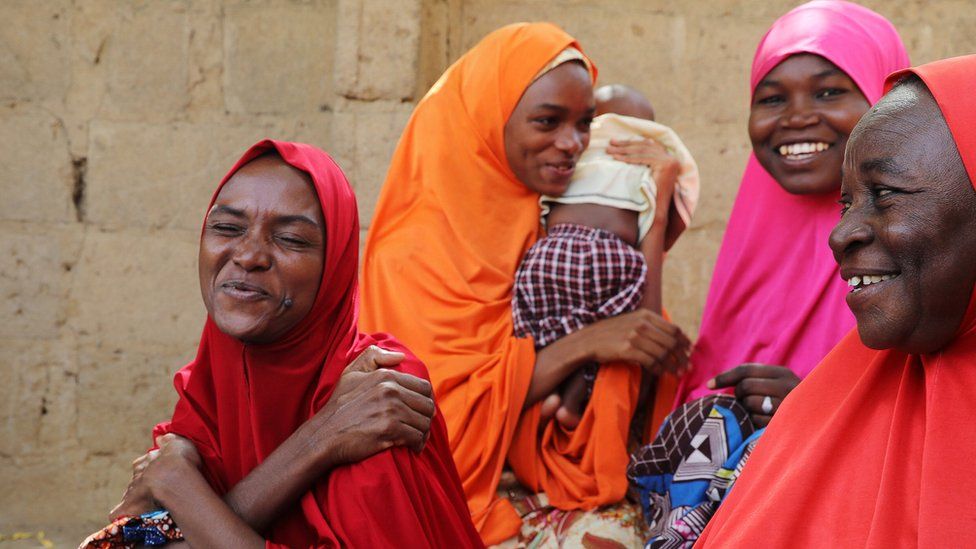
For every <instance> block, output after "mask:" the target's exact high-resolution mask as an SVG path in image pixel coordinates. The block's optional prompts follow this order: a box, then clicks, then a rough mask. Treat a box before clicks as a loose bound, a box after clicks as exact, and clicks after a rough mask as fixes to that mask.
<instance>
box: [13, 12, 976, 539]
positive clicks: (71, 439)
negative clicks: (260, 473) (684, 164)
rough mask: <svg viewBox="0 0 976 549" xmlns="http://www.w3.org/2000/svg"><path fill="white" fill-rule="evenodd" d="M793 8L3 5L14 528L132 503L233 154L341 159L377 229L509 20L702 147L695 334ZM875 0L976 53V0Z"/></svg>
mask: <svg viewBox="0 0 976 549" xmlns="http://www.w3.org/2000/svg"><path fill="white" fill-rule="evenodd" d="M793 4H794V2H785V1H773V2H746V1H734V0H724V1H716V2H704V1H702V2H699V1H695V2H681V3H677V2H662V1H646V0H607V1H605V2H586V1H582V0H563V1H558V0H519V1H490V0H303V1H298V0H295V1H288V0H254V1H246V0H194V1H191V0H153V1H149V0H141V1H129V0H74V1H70V0H44V1H37V0H3V1H2V2H0V21H4V24H3V25H0V296H2V299H0V318H2V319H3V321H2V322H0V485H2V486H3V490H0V534H5V533H9V532H10V531H12V530H14V529H39V528H46V529H47V530H48V532H49V537H50V536H51V535H52V534H51V530H52V529H55V532H54V533H53V535H54V537H55V539H56V540H57V541H58V543H59V544H60V545H65V546H71V544H72V543H77V541H78V538H79V536H80V535H82V534H83V533H84V532H85V531H86V530H88V529H90V528H93V527H95V526H97V525H98V523H100V522H101V521H102V520H103V518H104V516H105V513H106V511H107V510H108V509H109V508H110V507H111V506H112V505H113V504H114V503H115V502H116V500H117V498H118V496H119V495H120V493H121V491H122V489H123V488H124V486H125V484H126V482H127V480H128V465H129V462H130V461H131V460H132V459H133V458H134V457H135V456H136V455H138V454H139V453H140V452H141V451H142V450H144V449H145V448H146V447H147V446H148V444H149V443H150V441H149V439H148V433H149V429H150V427H151V426H152V425H153V424H154V423H155V422H157V421H159V420H162V419H165V418H166V417H167V416H168V414H169V413H170V412H171V409H172V405H173V403H174V393H173V390H172V388H171V384H170V380H171V378H172V373H173V372H174V371H175V370H176V368H178V367H179V366H180V365H182V364H183V363H185V362H186V361H187V360H188V359H190V358H191V357H192V354H193V352H194V350H195V346H196V343H197V338H198V334H199V330H200V328H201V326H202V318H203V309H202V306H201V304H200V300H199V297H198V292H197V289H196V285H197V281H196V275H195V268H196V266H195V263H196V258H195V254H196V240H197V235H198V232H197V231H198V230H199V224H200V221H201V219H202V215H203V208H204V207H205V204H206V203H207V200H208V198H209V195H210V193H211V191H212V189H213V187H214V185H215V183H216V181H217V180H218V178H219V177H220V176H221V175H223V173H224V171H225V170H226V169H227V168H228V167H229V166H230V165H231V163H232V162H233V161H234V160H235V159H236V157H237V155H239V154H240V153H241V152H242V151H243V150H244V148H245V147H247V146H248V145H250V144H251V143H253V142H254V141H256V140H258V139H259V138H261V137H264V136H274V137H278V138H282V139H292V140H301V141H307V142H310V143H314V144H316V145H319V146H321V147H323V148H325V149H326V150H329V151H330V152H332V153H333V154H334V156H335V157H336V158H337V160H338V161H339V163H340V164H341V165H342V166H343V167H344V168H345V170H346V172H347V174H348V175H349V177H350V180H351V181H353V184H354V186H355V187H356V191H357V194H358V195H359V197H360V204H361V218H362V221H363V226H364V227H365V226H367V225H368V222H369V218H370V216H371V215H372V211H373V203H374V202H375V198H376V195H377V192H378V190H379V187H380V185H381V184H382V180H383V176H384V174H385V170H386V166H387V163H388V162H389V157H390V154H391V153H392V151H393V148H394V146H395V144H396V140H397V137H398V136H399V132H400V130H401V129H402V127H403V126H404V125H405V123H406V120H407V118H408V117H409V115H410V112H411V109H412V105H413V103H414V102H415V101H416V100H417V99H418V98H419V97H420V96H421V95H422V94H423V92H424V91H425V90H426V88H427V87H428V86H429V85H430V84H431V83H433V81H434V80H436V78H437V76H438V75H439V74H440V73H441V71H443V70H444V68H446V67H447V65H448V64H449V62H450V61H452V60H453V59H455V58H456V57H457V56H458V55H460V54H461V53H463V51H464V50H465V49H466V48H468V47H470V46H471V45H473V44H474V43H475V42H477V40H478V39H479V38H480V37H481V36H483V35H484V34H485V33H486V32H488V31H490V30H492V29H493V28H495V27H497V26H500V25H502V24H504V23H508V22H512V21H517V20H543V19H548V20H552V21H555V22H557V23H559V24H561V25H563V26H564V27H565V28H566V29H567V30H569V31H570V32H571V33H573V34H575V35H576V36H577V37H579V39H580V40H581V41H582V43H583V45H584V47H585V48H586V50H587V52H588V53H589V54H590V55H591V56H592V57H593V58H594V60H595V61H596V62H597V63H598V65H599V66H600V70H601V82H603V83H610V82H622V83H628V84H631V85H634V86H636V87H638V88H640V89H642V90H644V91H645V92H647V94H648V95H649V96H650V97H651V99H652V100H653V102H654V104H655V107H656V108H657V111H658V113H659V114H658V116H659V117H660V120H662V121H663V122H665V123H668V124H670V125H672V126H674V127H675V128H676V129H677V131H678V132H679V133H680V134H681V135H682V136H683V137H684V138H685V140H686V142H687V144H688V145H689V147H690V148H691V150H692V151H693V152H694V154H695V155H696V157H697V158H698V161H699V163H700V167H701V171H702V182H703V196H702V201H701V209H700V210H699V213H698V216H697V218H696V220H695V223H694V226H693V227H692V228H691V229H690V230H689V231H688V233H687V234H686V235H685V236H684V237H683V238H682V240H681V241H680V242H679V244H678V245H677V247H676V249H675V250H674V252H673V253H672V254H671V256H670V257H669V260H668V265H667V270H666V275H667V288H666V295H667V297H666V302H667V304H668V306H669V308H670V309H671V311H672V313H673V314H674V316H675V318H676V319H677V321H678V322H680V323H681V324H682V325H684V326H685V327H686V328H687V329H688V331H689V332H692V333H694V332H695V329H696V326H697V322H698V320H699V318H700V312H701V307H702V304H703V302H704V297H705V293H706V291H707V283H708V279H709V275H710V272H711V267H712V263H713V261H714V257H715V254H716V252H717V249H718V244H719V241H720V238H721V235H722V231H723V229H724V225H725V222H726V219H727V217H728V211H729V208H730V206H731V203H732V200H733V198H734V195H735V192H736V187H737V184H738V178H739V174H740V171H741V169H742V167H743V165H744V161H745V157H746V155H747V153H748V150H749V148H748V144H747V139H746V135H745V120H746V112H747V111H746V100H747V90H746V85H747V74H748V66H749V62H750V60H751V56H752V51H753V48H754V47H755V44H756V42H757V41H758V39H759V37H760V35H761V33H762V32H763V30H764V29H765V28H766V27H767V26H768V24H769V23H770V22H771V21H772V20H773V19H774V18H775V17H776V16H778V15H779V14H781V13H783V12H785V11H786V10H787V9H788V8H789V7H791V6H792V5H793ZM867 4H868V5H869V6H871V7H873V8H875V9H878V10H879V11H881V12H882V13H884V14H885V15H888V16H889V17H891V19H892V20H893V21H894V22H895V24H896V25H897V26H898V27H899V29H900V30H901V32H902V33H903V36H904V37H905V39H906V42H907V44H908V46H909V50H910V52H911V54H912V57H913V59H914V60H915V61H916V62H924V61H928V60H932V59H936V58H940V57H945V56H949V55H955V54H961V53H966V52H971V51H976V35H974V34H973V33H972V32H971V29H972V28H974V27H976V9H974V8H973V7H972V6H971V5H970V4H969V3H968V2H966V1H962V0H939V1H934V2H922V1H918V0H896V1H887V2H882V1H880V0H871V1H869V2H867ZM59 524H60V525H61V527H60V528H58V525H59Z"/></svg>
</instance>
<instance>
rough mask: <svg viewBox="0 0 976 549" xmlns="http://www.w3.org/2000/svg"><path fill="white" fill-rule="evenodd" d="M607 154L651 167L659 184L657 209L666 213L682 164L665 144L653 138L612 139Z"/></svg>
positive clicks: (615, 158)
mask: <svg viewBox="0 0 976 549" xmlns="http://www.w3.org/2000/svg"><path fill="white" fill-rule="evenodd" d="M607 154H609V155H610V156H612V157H613V158H614V160H620V161H621V162H627V163H628V164H642V165H644V166H647V167H649V168H650V169H651V175H652V176H653V177H654V183H655V184H656V186H657V211H659V212H662V213H663V214H666V213H667V211H668V208H669V206H670V205H671V198H672V197H673V196H674V188H675V185H677V182H678V174H679V173H680V172H681V164H680V163H679V162H678V161H677V160H676V159H675V158H674V157H673V156H671V154H670V153H668V150H667V149H666V148H665V147H664V145H662V144H660V143H658V142H657V141H654V140H653V139H643V140H640V141H628V140H623V139H611V140H610V145H609V146H608V147H607Z"/></svg>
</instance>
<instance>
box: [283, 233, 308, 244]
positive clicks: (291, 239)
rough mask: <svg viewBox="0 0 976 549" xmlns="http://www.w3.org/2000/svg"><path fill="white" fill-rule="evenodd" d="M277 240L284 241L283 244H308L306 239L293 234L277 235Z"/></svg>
mask: <svg viewBox="0 0 976 549" xmlns="http://www.w3.org/2000/svg"><path fill="white" fill-rule="evenodd" d="M278 240H280V241H281V242H284V243H285V244H287V245H289V246H308V241H307V240H305V239H304V238H301V237H298V236H293V235H287V234H286V235H281V236H279V237H278Z"/></svg>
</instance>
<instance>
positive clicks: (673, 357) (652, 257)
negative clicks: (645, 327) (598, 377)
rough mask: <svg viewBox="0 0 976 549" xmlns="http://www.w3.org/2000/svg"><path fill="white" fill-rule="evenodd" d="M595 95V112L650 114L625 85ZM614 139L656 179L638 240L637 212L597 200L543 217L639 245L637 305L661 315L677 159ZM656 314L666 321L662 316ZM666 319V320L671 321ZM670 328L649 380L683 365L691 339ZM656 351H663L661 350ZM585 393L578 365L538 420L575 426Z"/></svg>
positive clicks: (645, 144) (619, 153)
mask: <svg viewBox="0 0 976 549" xmlns="http://www.w3.org/2000/svg"><path fill="white" fill-rule="evenodd" d="M595 95H596V99H597V112H601V113H604V112H615V113H617V114H621V115H624V116H635V117H639V118H646V119H653V116H654V109H652V108H651V104H650V102H649V101H648V100H647V98H645V97H644V96H643V95H641V94H640V93H639V92H637V91H636V90H633V89H631V88H627V87H625V86H604V87H603V88H600V89H599V90H597V93H596V94H595ZM601 98H602V101H601ZM648 117H649V118H648ZM613 143H614V142H611V147H609V148H608V149H607V150H608V152H609V153H610V154H611V155H612V156H614V157H615V158H617V159H618V160H622V159H624V158H626V159H627V160H626V161H628V162H630V163H636V164H642V165H646V166H648V167H650V168H651V171H652V175H653V177H654V181H655V183H656V184H657V196H656V202H657V203H656V206H655V210H654V211H655V219H654V221H653V222H652V225H651V229H650V230H649V231H648V233H647V234H646V235H644V238H643V240H641V241H638V233H639V230H638V215H637V212H634V211H631V210H623V209H620V208H613V207H610V206H604V205H600V204H559V203H554V204H551V205H550V208H551V209H550V212H549V215H548V217H547V219H546V222H547V224H548V225H549V226H554V225H558V224H560V223H573V224H577V225H584V226H587V227H594V228H597V229H603V230H607V231H610V232H612V233H614V234H616V235H617V236H618V237H620V238H621V239H622V240H624V241H625V242H627V243H629V244H630V245H632V246H634V247H638V248H639V249H640V250H641V252H642V254H643V255H644V259H645V261H646V262H647V265H648V272H647V280H646V282H645V286H644V300H643V303H642V306H643V308H644V309H647V310H649V311H652V312H653V313H654V314H656V315H660V314H661V311H662V296H661V277H662V273H661V267H662V264H663V259H664V249H665V245H666V239H667V235H668V234H669V233H670V232H671V231H670V230H669V229H670V228H671V227H670V226H669V224H670V214H671V211H672V210H673V208H672V205H673V200H672V198H673V195H674V187H675V184H676V182H677V179H678V172H679V165H678V162H677V161H676V160H675V159H674V158H672V157H671V156H670V155H669V154H668V153H667V151H666V150H665V149H664V147H663V146H661V145H660V144H659V143H657V142H655V141H653V140H650V139H647V140H642V141H636V142H628V141H623V142H620V143H618V144H617V146H616V147H614V146H613ZM674 213H675V214H676V213H677V211H676V210H674ZM679 219H680V217H679ZM682 228H683V222H682ZM675 238H676V236H675ZM661 320H662V322H665V323H666V322H667V321H664V320H663V318H662V319H661ZM667 324H669V325H670V323H667ZM671 326H673V325H671ZM674 330H675V331H674V332H673V333H674V334H675V341H676V343H675V345H674V346H672V347H669V348H666V349H662V351H658V353H659V354H658V355H656V356H660V357H661V358H660V360H659V361H658V363H657V364H655V365H654V366H652V367H651V368H648V369H646V370H645V371H646V372H647V376H646V377H647V378H648V380H649V379H652V377H653V376H657V375H660V374H661V373H662V372H674V373H679V374H680V373H681V372H683V371H684V370H685V368H687V365H688V362H687V360H688V353H689V351H690V347H691V344H690V342H689V340H688V339H687V338H686V337H685V335H684V334H683V333H682V332H681V330H680V329H679V328H677V326H674ZM661 352H666V353H667V354H665V355H663V356H662V355H661V354H660V353H661ZM585 399H586V380H585V379H584V378H583V372H582V371H581V370H577V371H576V372H575V373H574V374H573V375H571V376H570V377H569V378H568V379H566V381H565V382H563V384H562V385H561V387H560V390H559V392H558V393H553V394H551V395H549V396H548V397H547V398H546V399H545V400H544V401H543V405H542V409H541V418H542V421H541V422H540V423H541V425H545V424H546V423H547V422H548V420H549V418H551V417H555V419H556V421H558V422H559V423H560V425H562V426H563V427H564V428H566V429H575V428H576V426H578V425H579V422H580V420H581V419H582V414H583V404H584V401H585Z"/></svg>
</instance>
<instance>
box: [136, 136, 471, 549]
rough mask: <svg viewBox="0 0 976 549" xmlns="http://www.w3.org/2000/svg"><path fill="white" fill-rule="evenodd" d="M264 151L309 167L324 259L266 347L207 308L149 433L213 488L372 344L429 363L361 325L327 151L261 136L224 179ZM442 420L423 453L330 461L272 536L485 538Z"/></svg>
mask: <svg viewBox="0 0 976 549" xmlns="http://www.w3.org/2000/svg"><path fill="white" fill-rule="evenodd" d="M267 153H277V154H278V155H279V156H280V157H281V158H282V159H283V160H284V161H285V162H286V163H288V164H289V165H291V166H293V167H295V168H297V169H299V170H302V171H304V172H306V173H307V174H308V175H309V176H310V178H311V180H312V182H313V184H314V188H315V192H316V194H317V196H318V200H319V203H320V205H321V208H322V214H323V218H324V220H325V224H326V227H325V242H326V249H325V260H324V268H323V273H322V282H321V283H320V286H319V291H318V294H317V295H316V298H315V302H314V304H313V307H312V310H311V312H310V313H309V314H308V315H307V316H306V317H305V318H304V319H303V320H302V321H300V322H299V324H298V325H296V326H295V327H294V328H292V329H291V330H290V331H289V332H288V333H287V334H286V335H285V336H284V337H283V338H282V339H281V340H280V341H277V342H274V343H270V344H265V345H245V344H243V343H242V342H240V341H238V340H236V339H234V338H232V337H230V336H228V335H225V334H224V333H222V332H221V331H220V330H219V329H218V328H217V326H216V325H215V324H214V322H213V320H212V319H211V318H209V317H208V318H207V321H206V324H205V326H204V329H203V335H202V336H201V341H200V347H199V350H198V352H197V357H196V359H194V360H193V362H191V363H190V364H188V365H187V366H185V367H184V368H182V369H181V370H180V371H179V372H177V374H176V378H175V382H174V384H175V386H176V390H177V393H179V400H178V402H177V404H176V410H175V412H174V413H173V418H172V420H171V421H169V422H166V423H162V424H160V425H157V426H156V428H155V429H154V431H153V436H154V438H155V437H156V436H159V435H161V434H164V433H175V434H178V435H181V436H184V437H187V438H189V439H190V440H191V441H193V443H194V445H196V447H197V449H198V450H199V452H200V454H201V456H202V457H203V461H204V475H205V476H206V477H207V480H208V481H209V482H210V484H211V486H212V487H213V488H214V490H216V491H217V492H218V493H219V494H224V493H226V492H227V491H228V490H230V489H231V488H232V487H233V486H234V485H236V484H237V483H238V482H239V481H240V480H241V479H243V478H244V477H245V476H247V474H248V473H250V472H251V471H252V470H253V469H254V468H255V467H256V466H257V465H258V464H260V463H261V462H262V461H263V460H264V459H265V458H267V457H268V455H269V454H271V452H273V451H274V450H275V448H277V447H278V446H279V445H280V444H281V443H282V442H284V440H285V439H286V438H288V436H289V435H291V434H292V433H293V432H294V431H295V430H296V429H297V428H298V427H299V426H300V425H301V424H302V423H304V422H305V421H306V420H308V419H309V418H311V417H312V416H313V415H315V413H316V412H317V411H318V410H320V409H321V408H322V407H323V406H324V405H325V404H326V402H327V401H328V400H329V398H330V396H331V395H332V392H333V390H334V389H335V386H336V383H337V381H338V379H339V376H340V375H341V374H342V372H343V370H344V369H345V367H346V366H347V365H348V364H349V363H350V362H351V361H352V360H353V359H354V358H355V357H357V356H358V355H359V354H360V353H361V352H362V351H364V350H365V349H366V348H367V347H368V346H370V345H378V346H380V347H382V348H385V349H390V350H395V351H400V352H403V353H406V355H407V358H406V359H405V360H404V361H403V363H402V364H401V365H400V366H399V367H398V368H397V369H398V370H400V371H403V372H406V373H409V374H412V375H416V376H419V377H424V378H426V377H427V372H426V369H425V368H424V365H423V364H422V363H421V362H420V361H419V360H418V359H417V358H416V357H414V356H413V355H412V354H410V352H409V351H408V350H407V349H406V348H405V347H404V346H403V345H401V344H400V343H399V342H397V341H396V340H394V339H392V338H391V337H389V336H387V335H385V334H377V335H367V334H364V333H361V332H360V331H359V330H358V328H357V316H358V303H357V300H358V296H357V279H356V275H357V266H358V255H359V221H358V213H357V209H356V201H355V196H354V194H353V191H352V188H351V187H350V186H349V183H348V182H347V181H346V178H345V176H344V175H343V173H342V171H341V170H340V169H339V167H338V166H337V165H336V164H335V163H334V162H333V161H332V159H331V158H329V156H328V155H326V154H325V153H324V152H322V151H320V150H318V149H316V148H314V147H311V146H309V145H304V144H299V143H286V142H280V141H271V140H265V141H261V142H260V143H257V144H256V145H254V146H253V147H251V149H249V150H248V151H247V152H246V153H245V154H244V156H243V157H242V158H241V159H240V160H239V161H238V162H237V164H236V165H235V166H234V167H233V169H232V170H231V171H230V173H228V174H227V176H225V177H224V179H223V181H222V182H221V184H220V187H223V185H224V184H225V183H226V182H227V181H228V180H229V179H230V177H231V176H232V175H233V174H234V173H235V172H236V171H237V170H238V169H240V168H241V167H242V166H243V165H245V164H247V163H248V162H250V161H251V160H253V159H255V158H257V157H259V156H261V155H264V154H267ZM220 187H218V189H217V191H215V192H214V195H213V199H212V200H211V206H212V205H213V203H214V202H215V201H216V199H217V195H218V193H219V192H220ZM441 417H443V416H442V414H438V415H437V417H435V419H434V421H433V423H432V426H431V433H430V440H429V441H428V443H427V445H426V448H425V449H424V450H423V451H422V452H421V453H420V454H414V453H412V452H411V451H410V450H407V449H405V448H395V449H392V450H388V451H385V452H381V453H379V454H376V455H374V456H372V457H370V458H367V459H365V460H363V461H361V462H358V463H355V464H351V465H347V466H342V467H338V468H336V469H334V470H332V471H331V472H330V473H329V474H328V476H326V477H323V478H322V480H320V481H319V482H318V483H317V484H316V485H314V486H313V487H312V488H311V489H310V490H309V491H308V492H307V493H306V494H305V495H304V496H302V498H301V500H300V502H299V503H298V504H296V505H295V506H293V507H292V508H291V509H290V510H289V511H288V512H286V514H285V515H284V516H283V517H281V518H279V519H278V520H277V521H276V522H274V523H273V526H272V528H271V530H270V532H268V533H267V537H268V538H269V543H268V545H269V546H276V547H338V546H340V545H342V546H358V547H380V546H393V545H397V544H401V543H403V541H404V540H410V544H411V546H416V547H458V546H463V547H478V546H480V545H481V542H480V539H479V538H478V535H477V532H476V531H475V530H474V527H473V525H472V524H471V522H470V520H469V517H468V516H467V514H466V513H465V512H464V509H465V502H464V496H463V493H462V491H461V489H460V479H459V478H458V476H457V471H456V469H455V467H454V464H453V462H452V460H451V455H450V451H449V446H448V442H447V432H446V427H445V425H444V423H443V420H442V419H441ZM380 487H382V488H380Z"/></svg>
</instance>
